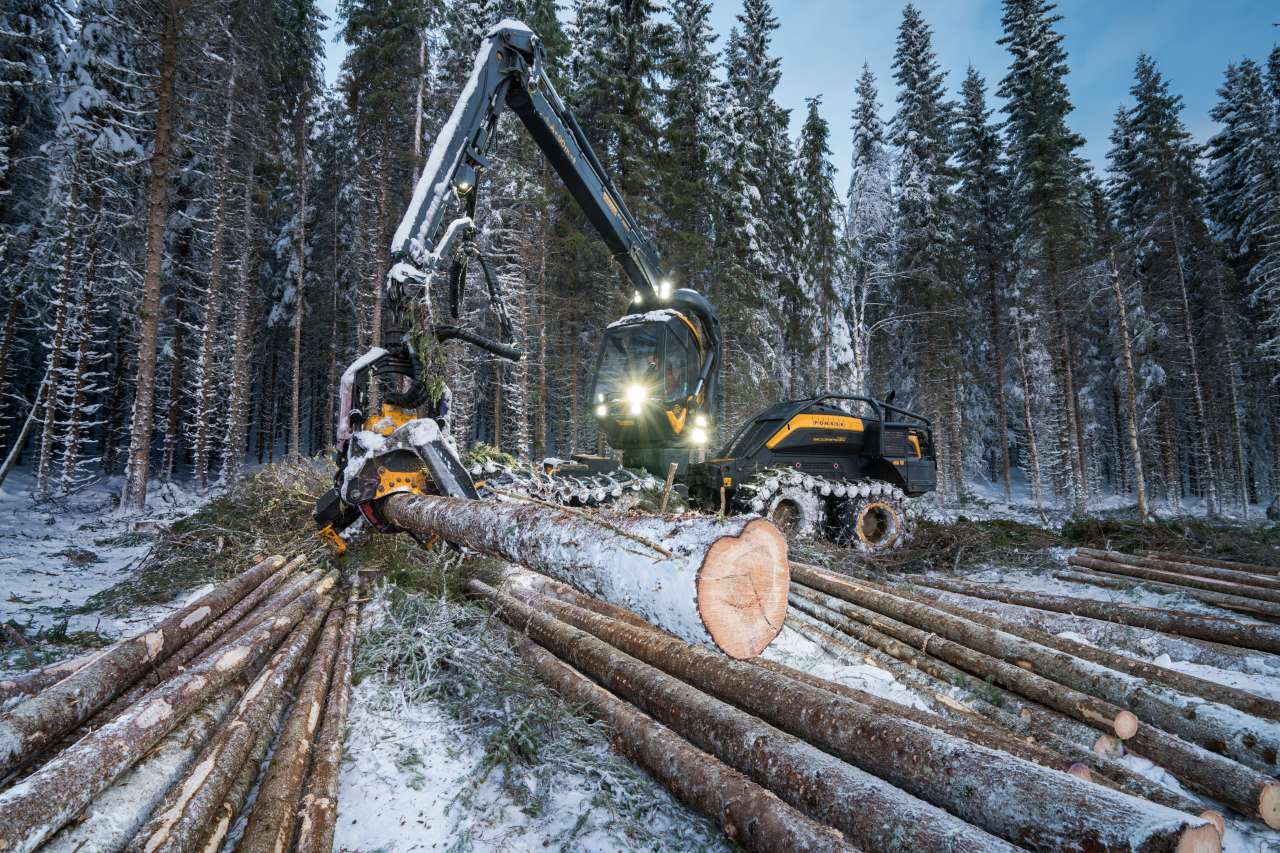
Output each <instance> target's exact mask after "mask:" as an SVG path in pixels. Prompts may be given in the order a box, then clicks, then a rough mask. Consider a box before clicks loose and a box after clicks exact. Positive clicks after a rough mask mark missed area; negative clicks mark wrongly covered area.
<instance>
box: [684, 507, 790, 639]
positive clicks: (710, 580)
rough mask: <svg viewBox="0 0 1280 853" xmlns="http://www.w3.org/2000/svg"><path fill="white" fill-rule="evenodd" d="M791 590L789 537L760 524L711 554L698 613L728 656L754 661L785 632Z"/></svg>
mask: <svg viewBox="0 0 1280 853" xmlns="http://www.w3.org/2000/svg"><path fill="white" fill-rule="evenodd" d="M790 586H791V570H790V568H789V567H788V564H787V540H786V538H785V537H783V535H782V533H781V532H780V531H779V530H778V528H776V527H774V526H773V525H772V524H770V523H769V522H767V521H765V520H763V519H756V520H755V521H751V522H749V523H748V524H747V525H746V527H744V528H743V529H742V534H741V535H739V536H726V537H724V538H723V539H720V540H718V541H716V542H715V544H713V545H712V546H711V548H710V549H709V550H708V551H707V557H706V559H705V560H704V561H703V563H702V569H701V571H700V572H699V573H698V613H699V615H700V616H701V617H702V624H703V625H704V626H705V627H706V629H707V633H709V634H710V635H711V638H712V639H713V640H715V643H716V645H717V646H719V647H720V649H721V650H722V651H724V653H725V654H727V655H728V656H729V657H732V658H737V659H738V660H746V659H748V658H753V657H756V656H757V655H759V654H760V653H761V652H763V651H764V650H765V648H767V647H768V645H769V643H771V642H773V638H774V637H776V636H778V632H779V631H781V630H782V623H783V621H784V620H785V619H786V618H787V590H788V588H789V587H790Z"/></svg>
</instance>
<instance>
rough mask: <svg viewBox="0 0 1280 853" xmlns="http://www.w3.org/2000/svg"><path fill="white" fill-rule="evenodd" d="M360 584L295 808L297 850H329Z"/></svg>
mask: <svg viewBox="0 0 1280 853" xmlns="http://www.w3.org/2000/svg"><path fill="white" fill-rule="evenodd" d="M359 593H360V587H359V582H358V580H357V582H356V583H354V584H352V585H351V592H350V593H349V594H348V596H347V605H346V611H345V614H344V618H343V622H342V636H341V638H340V639H339V641H338V652H337V655H336V657H335V660H334V664H333V674H332V676H331V677H330V679H329V698H328V701H327V702H326V703H325V709H324V724H323V725H322V726H321V727H320V734H319V736H318V737H317V739H316V748H315V754H314V758H313V759H312V762H311V775H310V777H309V778H308V779H307V789H306V793H305V794H304V795H303V797H302V805H301V808H300V809H299V811H298V838H297V845H296V848H295V849H296V850H297V853H330V851H331V850H332V849H333V832H334V826H335V824H336V822H337V818H338V779H339V776H340V775H341V772H342V741H343V735H344V733H345V731H346V727H347V706H348V703H349V702H350V699H351V667H352V665H353V663H354V661H355V648H356V632H357V629H358V628H359V624H360V595H359Z"/></svg>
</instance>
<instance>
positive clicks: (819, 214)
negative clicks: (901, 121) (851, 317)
mask: <svg viewBox="0 0 1280 853" xmlns="http://www.w3.org/2000/svg"><path fill="white" fill-rule="evenodd" d="M821 105H822V98H821V97H813V98H807V99H806V100H805V106H806V114H805V121H804V125H803V126H802V127H801V128H800V143H799V146H798V152H797V157H796V175H797V184H798V187H797V189H798V193H797V195H798V202H799V205H798V208H797V213H798V214H799V217H800V228H801V233H802V235H803V237H802V241H803V242H802V245H803V246H804V247H805V252H804V257H803V259H802V260H801V262H800V279H799V281H798V282H797V286H796V288H795V290H794V292H795V295H796V297H797V299H796V301H795V302H794V303H792V304H788V303H787V302H785V301H784V303H783V304H784V311H785V316H786V317H787V322H788V333H789V334H788V337H789V338H790V341H789V347H790V348H792V349H794V350H797V351H799V353H800V354H801V356H802V357H803V359H804V361H805V362H807V363H808V365H809V370H808V371H806V373H807V374H808V375H807V377H806V378H807V379H808V381H809V388H810V389H812V390H823V391H825V390H829V389H831V388H832V387H834V386H833V384H832V370H833V367H834V368H835V369H836V370H837V371H838V373H840V374H843V372H844V371H845V370H847V369H848V367H849V365H850V363H851V362H852V356H851V354H850V352H849V330H848V327H847V325H846V324H845V319H844V314H843V312H842V311H841V310H840V298H839V295H838V294H837V292H836V285H835V277H836V249H837V243H836V238H837V234H838V233H839V230H838V228H839V226H838V223H839V218H840V216H839V208H840V200H839V197H838V196H837V195H836V184H835V167H834V166H832V165H831V148H830V145H829V143H828V139H829V137H830V127H829V126H828V124H827V121H826V119H824V118H823V117H822V113H821V112H820V111H819V108H820V107H821ZM815 361H816V362H817V363H816V365H815V364H814V362H815ZM836 384H837V385H843V381H837V382H836Z"/></svg>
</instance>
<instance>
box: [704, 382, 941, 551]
mask: <svg viewBox="0 0 1280 853" xmlns="http://www.w3.org/2000/svg"><path fill="white" fill-rule="evenodd" d="M936 485H937V464H936V460H935V456H934V448H933V431H932V426H931V424H930V422H929V420H928V419H927V418H925V417H924V416H922V415H919V414H916V413H915V412H912V411H909V410H907V409H903V408H899V407H897V406H894V405H893V404H892V403H888V402H885V401H883V400H877V399H875V398H872V397H863V396H855V395H849V394H822V395H819V396H815V397H810V398H806V399H802V400H788V401H786V402H782V403H778V404H776V405H774V406H770V407H769V408H768V409H765V410H764V411H763V412H761V413H759V414H758V415H756V416H755V417H754V418H752V419H750V420H749V421H747V422H746V423H745V424H743V425H742V426H741V427H740V428H739V429H738V431H737V432H736V433H735V434H734V435H733V437H732V438H731V439H730V440H729V441H728V443H727V444H726V445H725V446H724V448H723V449H722V450H721V451H720V453H719V454H718V455H717V456H716V457H715V458H712V459H709V460H707V461H706V462H704V463H700V464H696V465H693V466H691V468H690V471H689V475H688V487H689V496H690V499H691V500H693V501H694V502H695V503H698V504H702V505H704V506H725V507H726V508H729V509H734V510H737V511H742V512H755V513H760V514H762V515H766V516H767V517H769V518H770V519H772V520H773V521H774V522H775V523H777V524H778V525H779V526H780V527H783V528H784V529H786V530H788V531H789V532H791V533H794V534H800V535H813V536H825V537H828V538H832V539H834V540H836V541H838V542H841V543H842V544H852V545H861V546H864V547H867V548H870V549H875V548H880V547H891V546H893V545H896V544H901V542H902V541H904V540H905V537H906V534H907V521H906V518H905V508H904V506H903V501H904V500H905V499H906V498H909V497H917V496H919V495H923V494H925V493H927V492H930V491H933V489H934V488H935V487H936Z"/></svg>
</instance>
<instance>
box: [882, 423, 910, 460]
mask: <svg viewBox="0 0 1280 853" xmlns="http://www.w3.org/2000/svg"><path fill="white" fill-rule="evenodd" d="M884 455H885V456H906V455H907V430H906V428H905V427H887V428H886V429H885V430H884Z"/></svg>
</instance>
